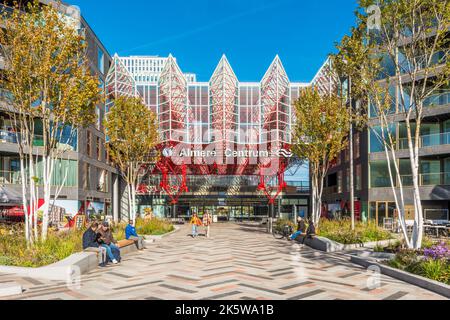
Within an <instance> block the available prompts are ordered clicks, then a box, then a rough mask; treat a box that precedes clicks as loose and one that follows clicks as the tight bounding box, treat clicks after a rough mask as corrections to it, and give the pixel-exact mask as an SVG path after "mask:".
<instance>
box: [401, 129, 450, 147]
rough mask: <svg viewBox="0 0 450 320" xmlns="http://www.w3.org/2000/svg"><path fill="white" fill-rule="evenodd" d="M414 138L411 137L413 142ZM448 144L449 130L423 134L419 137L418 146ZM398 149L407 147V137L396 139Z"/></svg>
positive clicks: (449, 141)
mask: <svg viewBox="0 0 450 320" xmlns="http://www.w3.org/2000/svg"><path fill="white" fill-rule="evenodd" d="M414 142H415V140H414V139H413V143H414ZM442 145H450V132H445V133H436V134H429V135H423V136H421V137H420V141H419V148H427V147H434V146H442ZM398 149H399V150H406V149H408V138H400V139H399V140H398Z"/></svg>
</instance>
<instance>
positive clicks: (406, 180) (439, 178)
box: [400, 172, 450, 186]
mask: <svg viewBox="0 0 450 320" xmlns="http://www.w3.org/2000/svg"><path fill="white" fill-rule="evenodd" d="M400 178H401V181H402V184H403V185H404V186H412V185H413V176H412V175H402V176H401V177H400ZM419 185H420V186H433V185H450V172H440V173H422V174H419Z"/></svg>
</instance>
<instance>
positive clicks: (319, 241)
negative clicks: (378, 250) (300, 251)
mask: <svg viewBox="0 0 450 320" xmlns="http://www.w3.org/2000/svg"><path fill="white" fill-rule="evenodd" d="M304 237H305V235H300V236H299V237H298V238H297V241H298V242H300V243H303V239H304ZM396 241H397V240H396V239H390V240H380V241H371V242H365V243H358V244H342V243H339V242H336V241H333V240H330V239H328V238H325V237H321V236H313V237H312V238H307V239H305V244H306V245H307V246H309V247H311V248H313V249H316V250H320V251H324V252H339V251H347V250H355V249H359V248H374V247H376V246H389V245H390V244H392V243H395V242H396Z"/></svg>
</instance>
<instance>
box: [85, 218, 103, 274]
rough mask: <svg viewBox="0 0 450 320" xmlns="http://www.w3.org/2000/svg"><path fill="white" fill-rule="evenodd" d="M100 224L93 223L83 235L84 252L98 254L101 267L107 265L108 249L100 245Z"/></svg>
mask: <svg viewBox="0 0 450 320" xmlns="http://www.w3.org/2000/svg"><path fill="white" fill-rule="evenodd" d="M97 229H98V223H97V222H93V223H92V224H91V226H90V227H89V228H88V229H87V230H86V231H85V232H84V233H83V250H85V251H90V252H95V253H97V256H98V259H99V265H100V267H104V266H106V264H107V261H106V249H105V248H103V247H101V246H100V244H99V243H98V241H97V240H98V234H97Z"/></svg>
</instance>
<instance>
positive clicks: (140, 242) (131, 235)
mask: <svg viewBox="0 0 450 320" xmlns="http://www.w3.org/2000/svg"><path fill="white" fill-rule="evenodd" d="M125 238H126V239H127V240H134V242H136V243H137V248H138V249H139V250H143V249H145V246H144V237H141V236H139V235H138V234H137V232H136V228H135V227H134V221H133V220H130V221H129V222H128V225H127V227H126V228H125Z"/></svg>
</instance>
